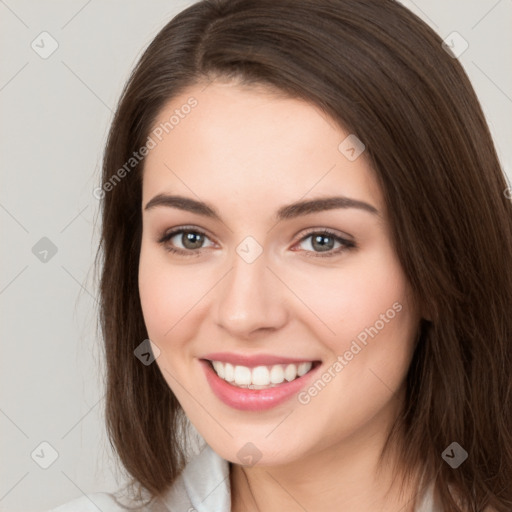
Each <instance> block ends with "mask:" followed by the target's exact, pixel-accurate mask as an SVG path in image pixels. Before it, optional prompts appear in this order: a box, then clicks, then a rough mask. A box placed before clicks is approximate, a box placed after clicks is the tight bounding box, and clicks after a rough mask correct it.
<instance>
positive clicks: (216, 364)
mask: <svg viewBox="0 0 512 512" xmlns="http://www.w3.org/2000/svg"><path fill="white" fill-rule="evenodd" d="M212 364H213V367H214V368H215V371H216V372H217V375H218V376H219V377H220V378H221V379H223V378H224V363H221V362H220V361H212Z"/></svg>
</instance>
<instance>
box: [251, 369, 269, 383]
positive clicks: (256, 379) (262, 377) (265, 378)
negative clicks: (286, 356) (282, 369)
mask: <svg viewBox="0 0 512 512" xmlns="http://www.w3.org/2000/svg"><path fill="white" fill-rule="evenodd" d="M251 380H252V383H253V384H256V386H268V384H270V372H269V371H268V368H267V367H266V366H256V367H255V368H253V369H252V379H251Z"/></svg>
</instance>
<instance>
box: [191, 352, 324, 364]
mask: <svg viewBox="0 0 512 512" xmlns="http://www.w3.org/2000/svg"><path fill="white" fill-rule="evenodd" d="M201 359H208V360H209V361H222V362H224V363H231V364H232V365H240V366H247V367H249V368H252V367H255V366H271V365H275V364H280V363H283V364H290V363H292V364H299V363H308V362H314V361H318V359H314V358H307V357H303V358H296V357H293V358H292V357H284V356H276V355H272V354H253V355H248V354H235V353H231V352H215V353H212V354H206V355H205V356H203V357H201Z"/></svg>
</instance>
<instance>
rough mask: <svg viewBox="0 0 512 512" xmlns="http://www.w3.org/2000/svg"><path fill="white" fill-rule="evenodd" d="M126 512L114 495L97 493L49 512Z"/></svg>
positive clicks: (76, 499)
mask: <svg viewBox="0 0 512 512" xmlns="http://www.w3.org/2000/svg"><path fill="white" fill-rule="evenodd" d="M98 510H101V511H102V512H126V511H127V510H128V509H126V508H124V507H122V506H121V505H120V504H119V503H118V502H117V501H116V499H115V498H114V496H113V495H112V494H109V493H106V492H96V493H92V494H87V495H84V496H81V497H80V498H75V499H74V500H71V501H68V502H66V503H64V504H62V505H59V506H58V507H56V508H52V509H51V510H49V511H48V512H98Z"/></svg>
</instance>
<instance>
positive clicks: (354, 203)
mask: <svg viewBox="0 0 512 512" xmlns="http://www.w3.org/2000/svg"><path fill="white" fill-rule="evenodd" d="M157 206H166V207H168V208H178V209H180V210H185V211H188V212H192V213H196V214H198V215H203V216H205V217H209V218H211V219H215V220H218V221H220V222H222V219H221V217H220V215H219V213H218V212H217V211H216V210H215V208H214V207H212V206H211V205H209V204H207V203H204V202H201V201H196V200H195V199H191V198H189V197H184V196H179V195H167V194H158V195H156V196H155V197H153V199H151V200H150V201H149V202H148V203H147V204H146V206H145V207H144V210H146V211H147V210H151V209H153V208H156V207H157ZM336 208H357V209H360V210H363V211H365V212H368V213H371V214H373V215H377V216H380V213H379V210H377V208H375V207H374V206H372V205H371V204H368V203H365V202H364V201H360V200H358V199H352V198H350V197H345V196H333V197H322V198H318V199H310V200H303V201H297V202H294V203H291V204H288V205H285V206H282V207H281V208H279V210H277V212H276V215H275V220H276V221H282V220H288V219H293V218H296V217H300V216H302V215H308V214H311V213H316V212H321V211H325V210H333V209H336Z"/></svg>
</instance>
